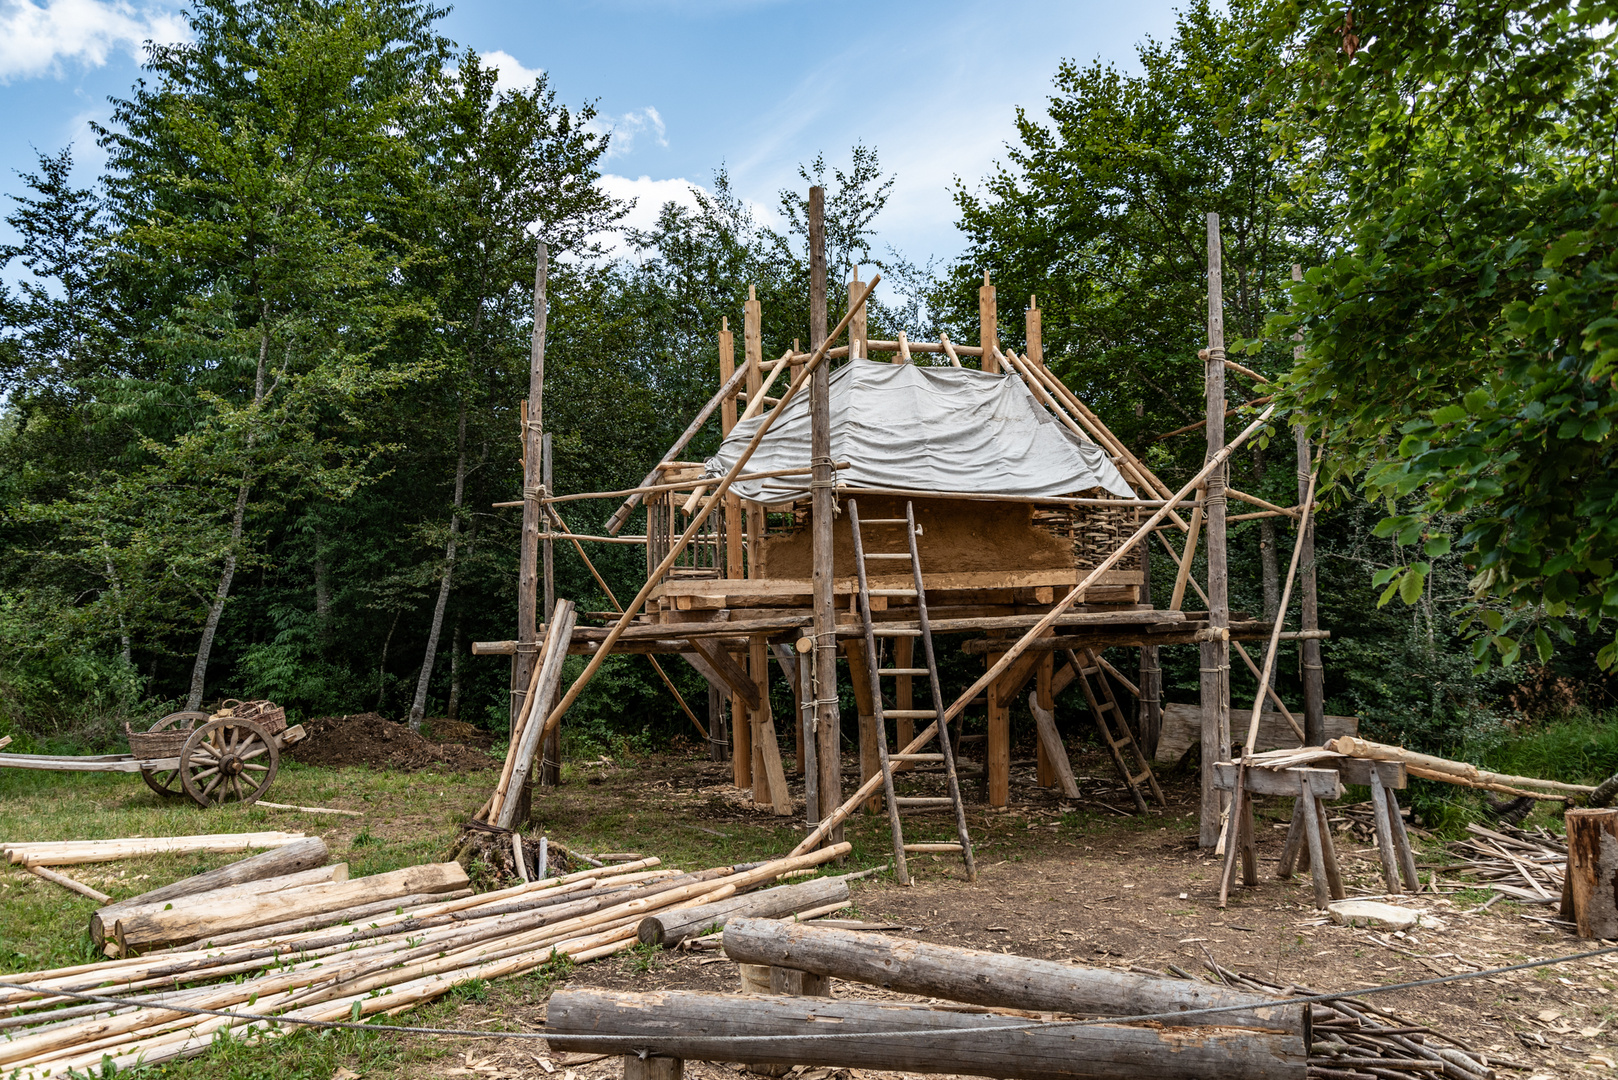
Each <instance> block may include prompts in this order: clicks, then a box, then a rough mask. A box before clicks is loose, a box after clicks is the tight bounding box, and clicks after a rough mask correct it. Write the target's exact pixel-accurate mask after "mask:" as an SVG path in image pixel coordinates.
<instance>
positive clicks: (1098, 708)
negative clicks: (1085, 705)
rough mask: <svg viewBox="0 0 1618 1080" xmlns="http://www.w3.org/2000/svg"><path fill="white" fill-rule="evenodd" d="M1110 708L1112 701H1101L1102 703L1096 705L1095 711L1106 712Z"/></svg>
mask: <svg viewBox="0 0 1618 1080" xmlns="http://www.w3.org/2000/svg"><path fill="white" fill-rule="evenodd" d="M1110 708H1112V702H1110V701H1107V702H1103V703H1102V704H1100V705H1097V706H1096V712H1106V711H1107V710H1108V709H1110Z"/></svg>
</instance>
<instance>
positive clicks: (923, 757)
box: [888, 754, 944, 761]
mask: <svg viewBox="0 0 1618 1080" xmlns="http://www.w3.org/2000/svg"><path fill="white" fill-rule="evenodd" d="M888 760H889V761H943V760H944V755H943V754H889V755H888Z"/></svg>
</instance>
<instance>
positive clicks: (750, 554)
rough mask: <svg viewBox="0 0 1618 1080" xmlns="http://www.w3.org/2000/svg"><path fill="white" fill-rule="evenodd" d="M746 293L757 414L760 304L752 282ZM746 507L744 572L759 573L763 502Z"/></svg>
mask: <svg viewBox="0 0 1618 1080" xmlns="http://www.w3.org/2000/svg"><path fill="white" fill-rule="evenodd" d="M747 296H748V300H747V304H746V305H745V306H744V307H743V308H742V351H743V353H744V355H745V358H746V360H745V362H746V364H747V406H748V411H749V412H750V413H753V414H755V415H756V414H758V413H762V412H763V411H764V406H763V405H755V404H754V400H755V399H756V398H757V397H758V396H759V395H760V394H762V393H763V392H764V369H763V364H764V340H763V336H762V335H763V328H762V320H763V307H762V305H760V304H759V302H758V299H757V297H756V296H755V295H754V293H753V287H752V286H751V285H749V286H748V287H747ZM746 511H747V576H748V577H758V576H759V566H758V557H759V553H760V549H761V546H762V545H763V543H764V505H763V504H762V503H756V502H751V501H749V502H748V503H747V504H746ZM736 576H737V577H741V576H742V575H740V574H738V575H736Z"/></svg>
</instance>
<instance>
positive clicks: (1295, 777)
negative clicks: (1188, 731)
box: [1213, 761, 1343, 801]
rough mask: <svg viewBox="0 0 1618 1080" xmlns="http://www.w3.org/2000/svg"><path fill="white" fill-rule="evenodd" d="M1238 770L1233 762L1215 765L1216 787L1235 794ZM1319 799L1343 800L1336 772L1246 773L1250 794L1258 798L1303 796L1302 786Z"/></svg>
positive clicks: (1250, 771) (1327, 770) (1331, 770)
mask: <svg viewBox="0 0 1618 1080" xmlns="http://www.w3.org/2000/svg"><path fill="white" fill-rule="evenodd" d="M1238 772H1239V769H1238V767H1237V766H1236V765H1235V763H1233V762H1229V761H1219V762H1215V763H1214V767H1213V777H1214V785H1215V786H1216V787H1217V788H1218V789H1219V790H1220V791H1234V790H1236V775H1237V773H1238ZM1304 784H1308V785H1309V790H1310V791H1311V792H1312V793H1313V794H1314V796H1315V798H1317V799H1325V800H1327V801H1334V800H1336V799H1340V798H1342V797H1343V784H1342V780H1341V779H1340V778H1339V777H1338V775H1337V771H1336V770H1335V769H1257V768H1252V769H1248V770H1247V790H1248V791H1251V792H1252V793H1253V794H1255V795H1293V796H1296V795H1301V794H1302V793H1303V785H1304Z"/></svg>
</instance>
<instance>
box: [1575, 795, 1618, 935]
mask: <svg viewBox="0 0 1618 1080" xmlns="http://www.w3.org/2000/svg"><path fill="white" fill-rule="evenodd" d="M1566 821H1567V885H1568V887H1567V892H1568V894H1570V896H1571V899H1572V901H1573V920H1574V921H1575V922H1577V923H1578V924H1579V936H1580V937H1582V938H1618V810H1569V811H1568V812H1567V818H1566Z"/></svg>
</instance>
